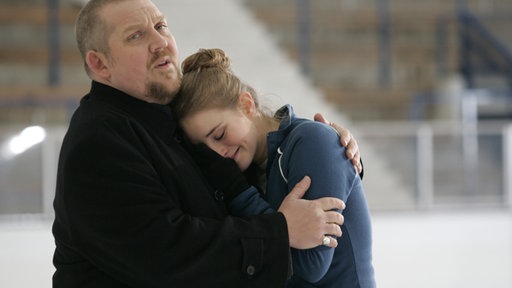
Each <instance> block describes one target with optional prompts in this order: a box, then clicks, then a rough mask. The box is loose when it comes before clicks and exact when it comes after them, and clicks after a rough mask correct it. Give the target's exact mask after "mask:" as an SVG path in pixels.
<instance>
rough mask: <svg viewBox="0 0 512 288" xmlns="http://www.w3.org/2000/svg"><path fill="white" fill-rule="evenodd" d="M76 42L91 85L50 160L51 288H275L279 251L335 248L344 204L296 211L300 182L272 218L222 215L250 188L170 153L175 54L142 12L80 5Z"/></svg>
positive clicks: (116, 5)
mask: <svg viewBox="0 0 512 288" xmlns="http://www.w3.org/2000/svg"><path fill="white" fill-rule="evenodd" d="M76 34H77V35H76V36H77V42H78V47H79V49H80V52H81V54H82V57H83V59H84V62H85V69H86V72H87V74H88V75H89V77H90V78H91V79H92V80H93V81H92V85H91V91H90V92H89V94H88V95H86V96H85V97H84V98H83V99H82V100H81V102H80V107H79V108H78V109H77V111H76V112H75V113H74V115H73V118H72V120H71V123H70V126H69V130H68V132H67V134H66V136H65V139H64V142H63V145H62V148H61V154H60V159H59V167H58V175H57V191H56V196H55V201H54V208H55V222H54V225H53V234H54V237H55V242H56V250H55V254H54V265H55V267H56V272H55V274H54V276H53V283H54V287H74V288H75V287H109V288H112V287H283V286H284V285H285V283H286V281H287V279H288V277H289V276H290V271H289V268H290V255H289V247H290V246H291V247H295V248H299V249H305V248H312V247H315V246H318V245H320V244H322V242H323V239H324V240H325V239H326V237H325V235H331V236H341V229H340V226H339V225H341V224H342V223H343V217H342V216H341V215H340V214H339V213H337V212H334V211H330V210H332V209H343V208H344V203H343V202H341V201H340V200H338V199H334V198H323V199H318V200H315V201H306V200H303V199H301V197H302V195H303V193H304V192H305V191H306V190H307V188H308V185H309V179H307V178H306V179H305V180H304V181H302V182H300V183H299V184H298V185H297V187H296V188H295V189H294V191H292V193H290V196H289V197H288V198H287V199H285V201H284V202H283V204H282V206H281V207H280V208H279V213H275V214H271V215H263V216H257V217H253V218H249V219H239V218H235V217H230V216H229V215H227V212H226V209H225V207H224V204H223V201H222V198H223V195H222V193H237V192H240V190H244V189H254V187H248V184H247V183H246V182H245V181H244V179H243V177H242V176H240V175H241V172H240V171H233V170H231V171H226V172H225V173H224V174H222V173H221V174H220V175H223V176H225V177H220V178H222V179H220V180H219V179H212V181H213V182H215V183H213V185H211V184H212V183H210V184H208V183H207V182H206V180H205V179H206V178H205V177H203V174H201V170H200V168H199V167H198V166H197V165H195V163H194V162H193V159H192V158H191V157H190V156H189V154H188V153H187V151H186V150H185V149H184V147H183V146H182V145H181V144H182V143H181V141H180V138H179V133H177V127H176V122H175V121H174V119H173V117H172V115H171V114H170V108H169V107H168V105H167V104H168V103H169V102H170V101H171V100H172V98H173V97H174V95H175V94H176V93H177V91H178V89H179V86H180V80H181V72H180V69H179V63H178V50H177V47H176V43H175V40H174V38H173V36H172V34H171V33H170V31H169V29H168V27H167V23H166V20H165V17H164V16H163V15H161V13H160V12H159V10H158V9H157V7H155V5H154V4H153V3H152V2H151V1H150V0H117V1H114V0H90V1H89V2H88V3H87V4H86V6H85V7H84V8H83V9H82V11H81V13H80V15H79V16H78V19H77V26H76ZM346 134H347V132H346V131H345V135H346ZM348 137H349V135H348ZM345 138H346V137H345ZM351 143H352V145H353V146H354V145H355V144H354V143H355V141H352V142H351ZM355 146H356V145H355ZM356 150H357V146H356ZM351 151H352V152H354V150H351ZM354 154H356V155H357V151H355V153H354ZM356 158H358V157H356ZM226 179H227V180H226ZM217 180H218V181H217ZM331 236H329V237H328V238H327V240H330V241H326V242H325V241H324V244H325V245H327V246H329V247H335V246H336V245H337V242H336V239H335V238H333V237H331Z"/></svg>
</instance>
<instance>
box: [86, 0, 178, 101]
mask: <svg viewBox="0 0 512 288" xmlns="http://www.w3.org/2000/svg"><path fill="white" fill-rule="evenodd" d="M76 39H77V43H78V48H79V50H80V53H81V55H82V58H83V59H84V65H85V69H86V72H87V74H88V75H89V77H91V79H93V80H95V81H98V82H101V83H103V84H106V85H109V86H112V87H114V88H117V89H119V90H121V91H123V92H125V93H127V94H129V95H131V96H133V97H135V98H139V99H142V100H144V101H147V102H154V103H160V104H167V103H169V102H170V101H171V99H172V98H173V97H174V95H175V94H176V93H177V91H178V89H179V87H180V82H181V72H180V69H179V63H178V62H179V60H178V58H179V57H178V48H177V46H176V42H175V40H174V37H173V35H172V34H171V32H170V30H169V28H168V27H167V22H166V19H165V17H164V15H163V14H162V13H161V12H160V11H159V10H158V8H157V7H156V6H155V5H154V4H153V3H152V2H151V1H150V0H90V1H88V3H87V4H86V5H85V7H84V8H83V9H82V11H81V12H80V14H79V15H78V19H77V22H76Z"/></svg>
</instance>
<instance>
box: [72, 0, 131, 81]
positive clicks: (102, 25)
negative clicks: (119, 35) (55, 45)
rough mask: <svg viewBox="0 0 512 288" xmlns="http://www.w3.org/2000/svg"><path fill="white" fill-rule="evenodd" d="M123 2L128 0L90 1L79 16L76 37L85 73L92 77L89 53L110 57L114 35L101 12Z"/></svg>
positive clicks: (76, 24)
mask: <svg viewBox="0 0 512 288" xmlns="http://www.w3.org/2000/svg"><path fill="white" fill-rule="evenodd" d="M123 1H127V0H89V1H88V2H87V4H85V6H84V7H83V8H82V9H81V10H80V13H79V14H78V16H77V19H76V23H75V37H76V42H77V45H78V50H79V51H80V54H81V55H82V59H83V61H84V67H85V71H86V72H87V74H88V75H89V76H91V75H90V69H89V67H88V66H87V62H86V60H85V57H86V55H87V51H90V50H94V51H97V52H101V53H104V54H105V55H107V56H109V55H110V47H109V45H108V38H109V36H110V34H111V33H112V30H113V27H109V25H107V22H106V21H105V19H104V18H102V17H101V16H100V12H101V10H102V9H103V8H104V7H105V6H107V5H111V4H115V3H119V2H123Z"/></svg>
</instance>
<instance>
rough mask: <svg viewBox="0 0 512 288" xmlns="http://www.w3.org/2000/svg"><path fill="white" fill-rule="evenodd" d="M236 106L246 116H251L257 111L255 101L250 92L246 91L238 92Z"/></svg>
mask: <svg viewBox="0 0 512 288" xmlns="http://www.w3.org/2000/svg"><path fill="white" fill-rule="evenodd" d="M238 106H239V108H240V110H242V112H243V113H244V114H245V115H247V116H253V115H254V114H255V113H256V112H257V111H256V103H254V99H253V98H252V95H251V93H249V92H247V91H244V92H242V93H240V96H239V97H238Z"/></svg>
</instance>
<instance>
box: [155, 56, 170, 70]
mask: <svg viewBox="0 0 512 288" xmlns="http://www.w3.org/2000/svg"><path fill="white" fill-rule="evenodd" d="M170 63H171V61H170V60H169V59H168V58H167V57H165V58H163V59H161V60H160V61H158V62H156V66H155V68H166V67H168V66H169V65H170Z"/></svg>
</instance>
